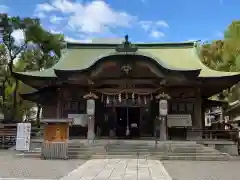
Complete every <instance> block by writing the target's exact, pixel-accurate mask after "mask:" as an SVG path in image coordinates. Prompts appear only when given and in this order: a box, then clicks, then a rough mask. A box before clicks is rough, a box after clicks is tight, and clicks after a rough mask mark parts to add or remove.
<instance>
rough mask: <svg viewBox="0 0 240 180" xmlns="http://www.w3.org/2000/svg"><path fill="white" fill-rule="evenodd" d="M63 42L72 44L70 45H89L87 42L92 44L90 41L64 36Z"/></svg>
mask: <svg viewBox="0 0 240 180" xmlns="http://www.w3.org/2000/svg"><path fill="white" fill-rule="evenodd" d="M65 41H67V42H72V43H89V42H92V40H90V39H81V40H80V39H76V38H72V37H69V36H66V37H65Z"/></svg>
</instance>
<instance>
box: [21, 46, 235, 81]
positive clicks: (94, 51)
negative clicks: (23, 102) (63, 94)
mask: <svg viewBox="0 0 240 180" xmlns="http://www.w3.org/2000/svg"><path fill="white" fill-rule="evenodd" d="M135 45H136V46H137V47H138V51H137V52H136V53H135V52H133V53H131V54H138V55H143V56H148V57H150V58H152V59H153V60H155V61H157V62H158V64H159V65H161V66H163V67H164V68H167V69H170V70H198V69H201V72H200V75H199V77H222V76H231V75H236V74H239V73H236V72H220V71H215V70H211V69H209V68H208V67H206V66H205V65H204V64H203V63H202V62H201V60H200V59H199V57H198V54H197V52H196V48H195V46H194V43H193V42H190V43H189V42H188V43H159V44H135ZM116 46H117V44H94V43H88V44H69V45H68V48H67V50H66V52H65V53H63V55H62V58H61V59H60V60H59V62H58V63H57V64H55V65H54V66H53V67H52V68H50V69H47V70H44V71H39V72H24V73H18V74H24V75H29V76H37V77H56V75H55V73H54V69H56V70H83V69H86V68H88V67H90V66H91V65H93V64H94V63H95V62H97V61H98V60H100V59H102V58H104V57H107V56H110V55H115V54H120V55H121V53H117V52H116V51H115V48H116Z"/></svg>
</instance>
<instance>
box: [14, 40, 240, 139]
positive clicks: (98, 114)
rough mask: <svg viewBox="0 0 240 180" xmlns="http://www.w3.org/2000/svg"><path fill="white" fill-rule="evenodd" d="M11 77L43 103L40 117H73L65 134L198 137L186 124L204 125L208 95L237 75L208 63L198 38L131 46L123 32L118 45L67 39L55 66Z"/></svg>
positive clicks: (25, 95) (30, 96)
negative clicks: (200, 51)
mask: <svg viewBox="0 0 240 180" xmlns="http://www.w3.org/2000/svg"><path fill="white" fill-rule="evenodd" d="M14 76H15V77H16V78H17V79H18V80H20V81H21V82H23V83H24V84H26V85H28V86H30V87H31V90H29V92H27V93H23V94H21V97H22V98H23V99H25V100H28V101H33V102H36V103H38V104H41V106H42V119H68V118H73V119H74V122H73V124H72V126H71V128H70V131H69V135H70V138H71V137H78V138H88V139H94V138H100V139H101V138H119V139H125V138H130V139H139V138H140V139H144V138H145V139H148V138H149V139H151V138H155V136H157V137H160V140H168V139H169V140H175V139H176V140H193V139H201V138H202V134H201V132H196V131H191V130H193V129H203V128H204V126H205V125H204V111H205V108H206V107H207V106H209V105H211V104H209V99H208V98H209V97H211V96H213V95H215V94H217V93H219V92H221V91H223V90H224V89H227V88H229V87H231V86H232V85H234V84H236V83H237V82H239V80H240V74H239V73H234V72H219V71H215V70H212V69H209V68H208V67H206V66H205V65H204V64H203V63H202V62H201V60H200V58H199V55H198V48H197V45H196V43H195V42H182V43H181V42H180V43H138V44H134V43H130V42H129V40H128V37H127V36H126V38H125V41H123V42H122V43H119V44H117V43H115V44H113V43H82V44H81V43H67V47H66V49H64V50H63V52H62V57H61V58H60V60H59V61H58V62H57V63H56V64H55V65H54V66H53V67H51V68H49V69H45V70H43V71H33V72H14ZM89 99H91V102H92V103H91V106H92V107H91V109H90V110H91V111H92V112H93V114H92V116H91V118H90V117H89V116H88V115H86V114H87V110H88V109H87V108H89V107H87V102H88V100H89ZM161 99H166V100H167V104H165V106H166V105H167V107H159V104H161V103H159V100H161ZM161 108H162V109H164V108H165V110H167V115H166V118H164V119H161V118H159V112H160V109H161ZM83 122H87V123H83Z"/></svg>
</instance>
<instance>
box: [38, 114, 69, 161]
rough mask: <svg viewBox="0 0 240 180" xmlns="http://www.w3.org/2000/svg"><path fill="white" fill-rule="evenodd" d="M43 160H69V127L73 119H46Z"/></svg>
mask: <svg viewBox="0 0 240 180" xmlns="http://www.w3.org/2000/svg"><path fill="white" fill-rule="evenodd" d="M42 122H44V123H45V126H44V141H43V144H42V151H41V157H42V158H43V159H68V138H69V125H70V124H71V123H72V119H44V120H42Z"/></svg>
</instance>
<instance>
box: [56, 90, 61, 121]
mask: <svg viewBox="0 0 240 180" xmlns="http://www.w3.org/2000/svg"><path fill="white" fill-rule="evenodd" d="M57 93H58V95H57V97H58V100H57V118H58V119H60V118H61V91H60V89H59V88H58V90H57Z"/></svg>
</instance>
